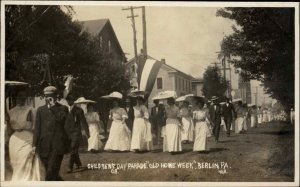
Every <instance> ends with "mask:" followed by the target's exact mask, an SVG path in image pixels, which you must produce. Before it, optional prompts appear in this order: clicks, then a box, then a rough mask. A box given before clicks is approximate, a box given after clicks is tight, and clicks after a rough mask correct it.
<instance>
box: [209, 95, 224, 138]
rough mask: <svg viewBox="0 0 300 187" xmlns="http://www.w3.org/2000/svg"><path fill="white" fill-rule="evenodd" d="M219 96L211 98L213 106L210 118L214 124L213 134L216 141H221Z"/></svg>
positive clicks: (210, 110)
mask: <svg viewBox="0 0 300 187" xmlns="http://www.w3.org/2000/svg"><path fill="white" fill-rule="evenodd" d="M218 99H219V98H218V97H216V96H213V97H212V98H211V102H212V103H211V106H210V107H209V119H210V122H211V124H212V126H213V134H214V136H215V140H216V142H218V141H219V133H220V125H221V113H222V111H221V107H220V105H219V103H218Z"/></svg>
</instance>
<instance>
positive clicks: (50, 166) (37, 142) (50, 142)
mask: <svg viewBox="0 0 300 187" xmlns="http://www.w3.org/2000/svg"><path fill="white" fill-rule="evenodd" d="M44 95H45V99H46V105H44V106H41V107H39V108H38V109H37V113H36V121H35V127H34V133H33V145H32V146H33V147H32V152H33V153H34V154H35V153H37V154H38V155H39V156H40V158H41V161H42V162H43V165H44V167H45V169H46V178H45V180H46V181H60V180H62V178H61V177H60V176H59V170H60V166H61V162H62V160H63V156H64V154H66V153H67V152H68V150H69V141H68V138H67V134H66V127H65V120H66V116H67V113H68V108H67V107H65V106H63V105H61V104H59V103H57V89H56V88H55V87H53V86H48V87H46V88H45V89H44Z"/></svg>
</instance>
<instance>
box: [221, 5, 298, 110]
mask: <svg viewBox="0 0 300 187" xmlns="http://www.w3.org/2000/svg"><path fill="white" fill-rule="evenodd" d="M217 16H222V17H224V18H228V19H232V20H234V21H235V22H236V24H237V27H235V26H233V30H234V33H233V34H231V35H229V36H227V37H225V38H224V40H223V42H222V45H221V50H222V53H223V55H227V56H229V55H230V56H232V57H233V58H231V60H230V63H232V64H234V66H235V67H240V68H241V69H242V70H243V74H242V76H243V77H245V78H249V79H256V80H260V81H261V82H262V83H263V85H264V87H265V90H266V93H268V94H270V95H271V97H273V98H275V99H277V100H279V101H280V102H281V103H282V104H283V105H284V106H285V107H286V108H290V107H292V106H293V105H294V83H295V82H294V79H295V78H294V71H295V69H294V67H295V57H294V56H295V45H294V39H295V33H294V19H295V10H294V9H293V8H224V9H219V10H218V12H217Z"/></svg>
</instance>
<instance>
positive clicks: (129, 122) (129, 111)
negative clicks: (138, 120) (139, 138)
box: [125, 98, 134, 131]
mask: <svg viewBox="0 0 300 187" xmlns="http://www.w3.org/2000/svg"><path fill="white" fill-rule="evenodd" d="M125 105H126V106H125V110H126V112H127V115H128V118H127V119H126V120H125V123H126V125H127V127H128V128H129V129H130V130H131V131H132V127H133V120H134V111H133V107H132V104H131V101H130V99H129V98H127V99H126V100H125Z"/></svg>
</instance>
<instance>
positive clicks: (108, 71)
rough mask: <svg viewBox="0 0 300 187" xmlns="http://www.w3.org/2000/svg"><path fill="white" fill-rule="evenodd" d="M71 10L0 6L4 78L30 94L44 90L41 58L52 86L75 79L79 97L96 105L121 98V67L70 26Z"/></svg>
mask: <svg viewBox="0 0 300 187" xmlns="http://www.w3.org/2000/svg"><path fill="white" fill-rule="evenodd" d="M72 15H73V9H72V7H71V6H41V5H38V6H29V5H25V6H24V5H21V6H19V5H6V6H5V28H6V30H5V31H6V33H5V34H6V38H5V43H6V45H5V52H6V53H5V60H6V64H5V65H6V69H5V76H6V77H5V78H6V79H7V80H19V81H25V82H28V83H30V84H31V85H33V88H34V89H35V94H39V93H40V92H41V90H42V87H43V86H44V85H43V84H42V82H41V81H42V79H43V75H44V71H45V58H44V56H45V54H47V56H48V59H49V64H50V67H51V70H52V74H53V76H54V79H55V81H56V83H55V85H56V86H57V87H59V88H60V89H62V88H63V83H64V82H63V77H64V76H65V75H68V74H71V75H73V76H74V77H78V79H77V80H76V82H75V84H76V86H75V87H74V88H75V89H76V91H77V92H78V94H79V95H82V96H85V97H88V98H92V99H97V98H99V97H100V96H101V95H104V94H108V93H109V92H111V91H121V92H125V91H126V90H127V89H128V87H129V81H128V78H127V77H126V75H125V71H124V68H123V66H122V65H114V64H113V63H110V59H111V56H110V55H104V54H101V53H100V52H99V50H97V49H98V48H97V47H96V46H97V41H96V40H95V38H94V37H93V36H91V35H90V34H89V33H87V32H83V31H82V26H81V24H80V23H79V22H76V21H72Z"/></svg>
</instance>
